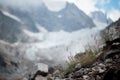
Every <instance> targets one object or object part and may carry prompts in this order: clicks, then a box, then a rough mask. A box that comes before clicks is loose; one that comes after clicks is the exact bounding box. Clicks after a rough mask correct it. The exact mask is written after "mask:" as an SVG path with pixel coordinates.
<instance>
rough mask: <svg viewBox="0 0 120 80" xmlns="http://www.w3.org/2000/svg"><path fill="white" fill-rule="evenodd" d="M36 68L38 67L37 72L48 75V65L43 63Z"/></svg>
mask: <svg viewBox="0 0 120 80" xmlns="http://www.w3.org/2000/svg"><path fill="white" fill-rule="evenodd" d="M36 66H37V71H38V70H39V71H41V72H45V73H48V65H46V64H43V63H37V64H36Z"/></svg>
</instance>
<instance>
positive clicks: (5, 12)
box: [2, 11, 22, 22]
mask: <svg viewBox="0 0 120 80" xmlns="http://www.w3.org/2000/svg"><path fill="white" fill-rule="evenodd" d="M2 13H3V14H4V15H6V16H8V17H10V18H12V19H14V20H16V21H18V22H22V21H21V20H20V19H19V18H18V17H17V16H14V15H12V14H10V13H8V12H7V11H2Z"/></svg>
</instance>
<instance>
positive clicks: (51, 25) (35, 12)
mask: <svg viewBox="0 0 120 80" xmlns="http://www.w3.org/2000/svg"><path fill="white" fill-rule="evenodd" d="M9 11H10V13H12V14H13V15H15V16H18V17H19V18H20V19H21V20H22V21H23V22H24V24H26V25H27V29H29V30H31V31H36V32H37V29H36V27H35V23H38V24H40V25H41V26H43V27H44V28H45V29H47V30H48V31H60V30H65V31H69V32H71V31H75V30H79V29H83V28H92V27H94V26H95V25H94V23H93V21H92V19H91V18H90V17H88V16H87V15H86V14H85V13H84V12H83V11H81V10H79V9H78V8H77V7H76V6H75V4H72V3H67V4H66V7H65V8H64V9H62V10H60V11H58V12H54V11H50V10H49V9H48V8H47V7H46V5H45V4H42V5H41V6H40V7H39V8H37V9H34V8H33V9H32V11H22V10H21V11H20V10H16V9H9ZM30 28H31V29H30Z"/></svg>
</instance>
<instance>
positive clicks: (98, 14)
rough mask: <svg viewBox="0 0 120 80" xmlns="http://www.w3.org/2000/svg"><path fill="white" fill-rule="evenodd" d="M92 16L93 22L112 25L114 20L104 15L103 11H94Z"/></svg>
mask: <svg viewBox="0 0 120 80" xmlns="http://www.w3.org/2000/svg"><path fill="white" fill-rule="evenodd" d="M90 16H91V18H92V19H93V20H95V21H98V22H101V23H107V24H111V23H112V20H111V19H110V18H107V14H104V13H103V12H102V11H94V12H92V13H91V14H90Z"/></svg>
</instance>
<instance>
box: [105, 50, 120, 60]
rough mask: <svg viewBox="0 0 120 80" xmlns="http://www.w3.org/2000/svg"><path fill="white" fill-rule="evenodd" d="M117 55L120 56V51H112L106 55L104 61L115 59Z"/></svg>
mask: <svg viewBox="0 0 120 80" xmlns="http://www.w3.org/2000/svg"><path fill="white" fill-rule="evenodd" d="M116 54H120V50H110V51H108V52H107V53H106V54H105V55H104V60H105V59H107V58H110V57H113V56H114V55H116Z"/></svg>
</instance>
